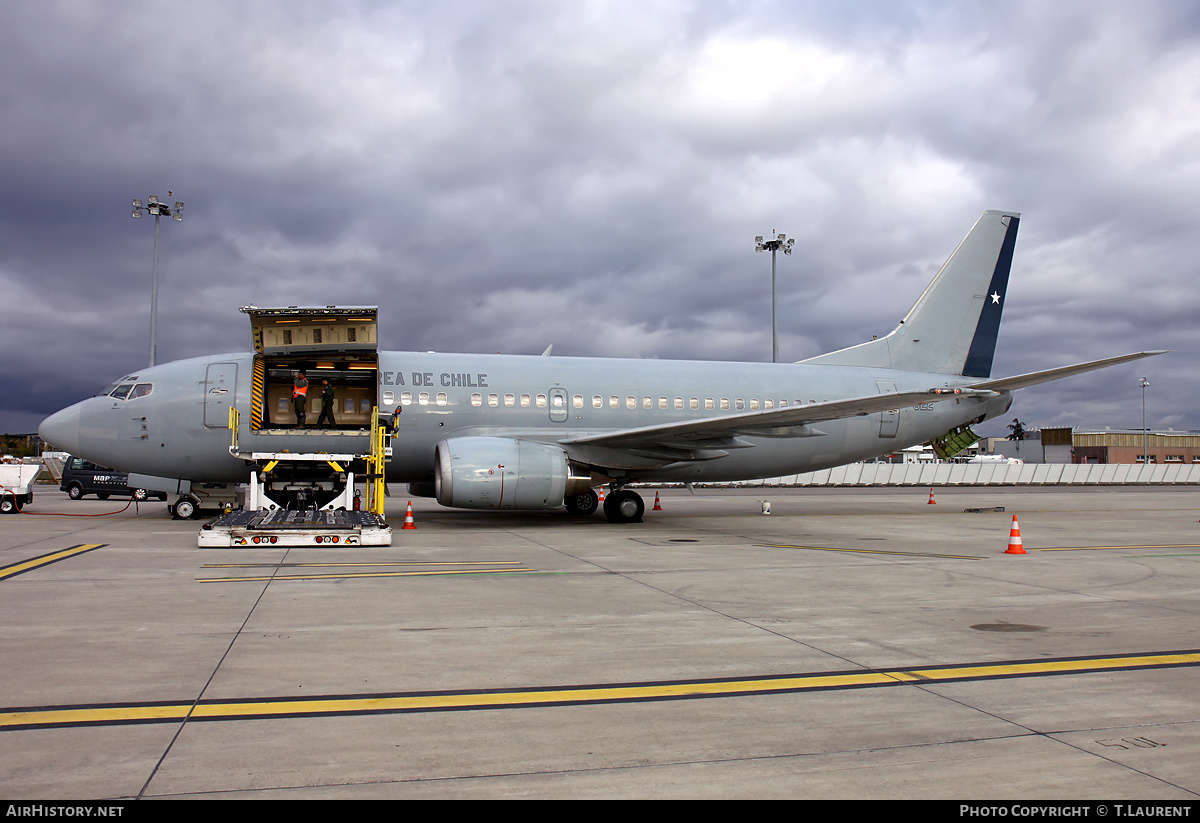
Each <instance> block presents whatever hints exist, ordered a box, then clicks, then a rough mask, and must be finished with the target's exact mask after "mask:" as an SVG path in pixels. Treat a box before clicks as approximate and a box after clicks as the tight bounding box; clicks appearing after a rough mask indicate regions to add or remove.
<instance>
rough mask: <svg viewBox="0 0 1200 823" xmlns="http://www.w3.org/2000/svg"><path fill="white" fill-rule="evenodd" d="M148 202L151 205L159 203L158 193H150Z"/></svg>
mask: <svg viewBox="0 0 1200 823" xmlns="http://www.w3.org/2000/svg"><path fill="white" fill-rule="evenodd" d="M146 202H147V203H149V204H150V205H151V206H157V205H158V195H157V194H152V195H150V196H149V197H147V198H146Z"/></svg>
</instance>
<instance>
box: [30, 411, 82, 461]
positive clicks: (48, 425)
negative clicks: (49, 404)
mask: <svg viewBox="0 0 1200 823" xmlns="http://www.w3.org/2000/svg"><path fill="white" fill-rule="evenodd" d="M38 437H40V438H42V442H44V443H49V444H50V445H52V446H54V448H56V449H58V450H60V451H65V452H70V453H71V454H79V404H78V403H76V404H75V405H74V406H69V407H68V408H65V409H63V410H62V411H60V412H55V413H54V414H52V415H50V416H49V417H47V418H46V419H45V420H43V421H42V425H40V426H38Z"/></svg>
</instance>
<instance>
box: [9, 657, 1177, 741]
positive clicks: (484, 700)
mask: <svg viewBox="0 0 1200 823" xmlns="http://www.w3.org/2000/svg"><path fill="white" fill-rule="evenodd" d="M1191 666H1200V650H1188V651H1169V652H1153V653H1146V654H1129V655H1114V656H1108V657H1073V658H1060V659H1058V660H1015V661H1004V662H996V663H975V664H965V665H950V666H929V667H925V668H912V669H889V670H881V671H850V672H827V673H810V674H787V675H775V676H765V677H751V678H730V679H717V680H693V681H677V682H647V683H619V684H593V685H581V686H564V687H542V688H530V689H519V690H510V691H502V690H495V691H493V690H472V691H443V692H409V693H396V694H364V695H330V696H325V697H320V696H317V697H275V698H261V699H247V700H214V701H200V702H197V703H187V702H182V701H179V702H173V703H146V704H120V705H79V706H53V707H45V708H40V707H24V708H11V709H0V731H11V730H16V729H34V728H39V729H40V728H54V727H63V726H90V725H112V724H128V723H170V722H182V721H185V720H246V719H266V718H285V717H289V718H298V717H322V716H331V715H362V714H399V713H405V712H427V711H470V710H483V709H497V708H513V707H532V706H556V705H558V706H565V705H578V704H598V703H631V702H643V701H651V700H687V699H697V698H713V697H729V696H735V695H739V696H753V695H760V694H779V693H787V692H804V691H822V690H826V691H827V690H838V689H854V688H870V687H879V686H897V685H902V684H913V683H930V682H947V681H969V680H996V679H1002V678H1011V677H1051V676H1061V675H1069V674H1084V673H1095V672H1105V671H1118V670H1125V671H1131V670H1138V669H1149V668H1174V667H1191Z"/></svg>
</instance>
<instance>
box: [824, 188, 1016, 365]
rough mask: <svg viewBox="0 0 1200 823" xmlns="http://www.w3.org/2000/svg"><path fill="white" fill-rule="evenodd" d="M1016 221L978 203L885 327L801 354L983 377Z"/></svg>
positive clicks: (1001, 303)
mask: <svg viewBox="0 0 1200 823" xmlns="http://www.w3.org/2000/svg"><path fill="white" fill-rule="evenodd" d="M1020 222H1021V216H1020V215H1019V214H1017V213H1015V212H1007V211H985V212H984V213H983V215H982V216H981V217H980V218H979V220H978V221H976V223H975V226H974V228H972V229H971V231H970V233H969V234H968V235H967V236H966V238H965V239H964V240H963V241H962V242H961V243H960V244H959V245H958V248H957V249H955V250H954V253H953V254H952V255H950V259H949V260H947V261H946V264H945V265H944V266H942V268H941V270H940V271H939V272H938V273H937V276H936V277H935V278H933V282H932V283H930V284H929V287H928V288H927V289H925V293H924V294H922V295H921V297H920V299H919V300H917V302H916V305H914V306H913V307H912V309H911V310H910V311H909V312H908V315H907V316H905V318H904V319H903V320H901V321H900V325H899V326H897V327H896V328H895V330H894V331H892V333H891V334H889V335H887V336H886V337H882V338H880V339H878V340H871V341H870V342H868V343H862V344H860V345H857V346H851V347H850V348H848V349H842V350H840V351H835V352H831V353H829V354H822V355H819V356H817V357H811V358H809V359H808V360H802V361H801V362H802V363H818V364H824V365H839V366H875V367H878V368H888V369H904V370H906V371H925V372H938V373H940V374H961V375H966V376H968V377H990V376H991V373H992V357H993V355H994V354H995V352H996V336H997V334H998V333H999V331H1000V315H1001V314H1002V313H1003V311H1004V302H1005V298H1006V296H1007V292H1008V273H1009V270H1010V269H1011V268H1012V258H1013V248H1014V247H1015V246H1016V242H1017V226H1018V224H1019V223H1020Z"/></svg>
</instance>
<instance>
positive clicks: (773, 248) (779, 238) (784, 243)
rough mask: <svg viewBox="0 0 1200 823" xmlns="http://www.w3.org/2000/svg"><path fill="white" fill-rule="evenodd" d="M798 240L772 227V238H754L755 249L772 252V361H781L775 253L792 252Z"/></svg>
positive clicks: (760, 236)
mask: <svg viewBox="0 0 1200 823" xmlns="http://www.w3.org/2000/svg"><path fill="white" fill-rule="evenodd" d="M795 242H796V239H795V238H794V237H793V238H792V239H791V240H788V238H787V235H786V234H778V235H777V234H775V230H774V229H771V239H770V240H763V238H762V235H759V236H758V237H755V238H754V250H755V251H769V252H771V362H772V363H778V362H779V288H778V281H777V279H776V276H775V253H776V252H777V251H781V250H782V251H783V253H784V254H791V253H792V244H793V243H795Z"/></svg>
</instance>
